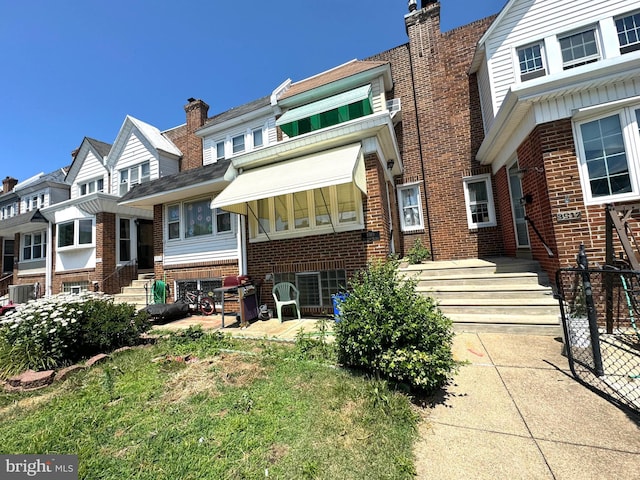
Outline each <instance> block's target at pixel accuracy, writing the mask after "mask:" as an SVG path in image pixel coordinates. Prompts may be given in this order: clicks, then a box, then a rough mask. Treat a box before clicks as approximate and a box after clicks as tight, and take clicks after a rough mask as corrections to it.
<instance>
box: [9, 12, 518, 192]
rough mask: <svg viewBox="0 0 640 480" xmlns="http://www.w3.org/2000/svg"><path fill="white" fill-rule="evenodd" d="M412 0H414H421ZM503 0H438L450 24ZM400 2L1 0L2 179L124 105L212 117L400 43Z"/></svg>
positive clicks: (145, 116)
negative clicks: (199, 103)
mask: <svg viewBox="0 0 640 480" xmlns="http://www.w3.org/2000/svg"><path fill="white" fill-rule="evenodd" d="M418 3H419V2H418ZM505 3H506V0H445V1H443V2H442V6H441V27H442V30H443V31H447V30H450V29H452V28H455V27H457V26H460V25H464V24H467V23H469V22H472V21H474V20H477V19H480V18H484V17H486V16H489V15H492V14H494V13H498V12H499V11H500V9H501V8H502V7H503V6H504V4H505ZM406 13H407V2H406V0H371V1H368V2H364V1H352V2H348V1H344V0H324V1H320V2H310V1H304V0H297V1H293V0H277V1H269V2H264V1H262V2H249V1H244V2H238V1H220V0H217V1H216V0H206V1H205V0H180V1H178V0H172V1H167V0H109V1H105V0H101V1H96V0H83V1H79V0H57V1H51V0H19V1H14V0H0V66H1V68H2V75H0V166H1V167H2V168H1V169H0V177H1V178H4V177H5V176H7V175H9V176H13V177H15V178H18V179H19V180H25V179H27V178H29V177H31V176H32V175H35V174H37V173H39V172H45V173H46V172H50V171H52V170H54V169H56V168H58V167H62V166H65V165H68V164H69V163H70V162H71V151H72V150H74V149H75V148H77V147H78V146H79V145H80V143H81V141H82V139H83V138H84V137H85V136H87V137H92V138H96V139H98V140H101V141H104V142H107V143H113V141H114V140H115V137H116V135H117V134H118V131H119V129H120V127H121V125H122V122H123V121H124V118H125V116H126V115H132V116H134V117H136V118H138V119H140V120H143V121H145V122H147V123H151V124H152V125H155V126H156V127H158V128H159V129H161V130H164V129H168V128H171V127H174V126H177V125H180V124H182V123H184V121H185V115H184V110H183V106H184V105H185V104H186V99H187V98H189V97H195V98H201V99H203V100H204V101H206V102H207V103H208V104H209V105H210V106H211V108H210V110H209V115H213V114H215V113H219V112H222V111H225V110H227V109H229V108H232V107H234V106H237V105H241V104H243V103H246V102H249V101H251V100H254V99H256V98H260V97H262V96H265V95H269V94H270V93H271V91H272V90H273V89H274V88H275V87H277V86H278V85H280V84H281V83H282V82H283V81H284V80H286V79H287V78H291V79H292V80H293V81H299V80H302V79H304V78H306V77H309V76H311V75H315V74H317V73H320V72H322V71H323V70H326V69H329V68H332V67H335V66H337V65H340V64H342V63H344V62H347V61H349V60H352V59H354V58H358V59H362V58H366V57H368V56H370V55H374V54H376V53H379V52H382V51H385V50H388V49H390V48H393V47H396V46H398V45H401V44H404V43H406V41H407V37H406V33H405V29H404V15H405V14H406Z"/></svg>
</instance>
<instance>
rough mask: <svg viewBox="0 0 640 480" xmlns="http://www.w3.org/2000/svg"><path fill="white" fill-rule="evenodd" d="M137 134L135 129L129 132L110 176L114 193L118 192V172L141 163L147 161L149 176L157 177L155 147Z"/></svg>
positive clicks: (157, 168) (157, 166)
mask: <svg viewBox="0 0 640 480" xmlns="http://www.w3.org/2000/svg"><path fill="white" fill-rule="evenodd" d="M138 135H140V134H139V133H138V132H136V131H135V130H134V131H132V132H131V134H130V135H129V137H128V139H127V142H126V144H125V147H124V149H123V151H122V153H121V155H120V157H119V158H118V160H117V163H116V165H115V167H114V175H112V178H111V187H112V188H111V191H112V192H113V193H114V194H119V192H120V172H121V171H123V170H128V169H129V168H131V167H134V166H138V165H141V164H142V163H145V162H148V163H149V178H150V179H151V180H155V179H156V178H159V161H158V158H157V157H156V152H155V149H153V147H151V146H150V145H148V142H147V141H146V140H144V141H143V140H141V139H140V138H139V137H138ZM176 171H177V170H176ZM173 173H175V172H173Z"/></svg>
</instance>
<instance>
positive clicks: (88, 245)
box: [56, 218, 96, 252]
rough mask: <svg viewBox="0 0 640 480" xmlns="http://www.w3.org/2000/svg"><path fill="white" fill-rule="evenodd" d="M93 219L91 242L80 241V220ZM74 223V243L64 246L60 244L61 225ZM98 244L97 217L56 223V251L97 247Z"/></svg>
mask: <svg viewBox="0 0 640 480" xmlns="http://www.w3.org/2000/svg"><path fill="white" fill-rule="evenodd" d="M82 220H86V221H89V220H90V221H91V243H80V221H82ZM68 223H73V244H72V245H66V246H64V247H60V246H58V239H59V238H60V226H61V225H66V224H68ZM95 246H96V219H95V218H76V219H74V220H69V221H65V222H60V223H58V224H56V251H58V252H66V251H69V250H80V249H83V248H95Z"/></svg>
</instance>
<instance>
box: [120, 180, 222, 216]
mask: <svg viewBox="0 0 640 480" xmlns="http://www.w3.org/2000/svg"><path fill="white" fill-rule="evenodd" d="M228 184H229V181H228V180H225V178H224V177H220V178H216V179H212V180H208V181H206V182H202V183H197V184H194V185H189V186H185V187H181V188H176V189H173V190H167V191H163V192H156V193H153V194H151V195H147V196H144V197H139V198H133V199H131V200H125V201H123V202H119V205H121V206H123V207H136V208H142V209H146V210H153V206H154V205H160V204H167V203H173V202H179V201H182V200H184V199H186V198H193V197H197V196H201V195H212V194H214V193H217V192H220V191H221V190H222V189H223V188H224V187H226V186H227V185H228Z"/></svg>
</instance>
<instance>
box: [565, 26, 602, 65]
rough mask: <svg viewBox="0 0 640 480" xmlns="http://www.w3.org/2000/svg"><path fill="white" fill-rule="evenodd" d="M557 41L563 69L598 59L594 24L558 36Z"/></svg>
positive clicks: (598, 50) (596, 35)
mask: <svg viewBox="0 0 640 480" xmlns="http://www.w3.org/2000/svg"><path fill="white" fill-rule="evenodd" d="M558 42H559V43H560V50H561V53H562V68H563V69H564V70H568V69H570V68H575V67H579V66H581V65H586V64H587V63H592V62H597V61H598V60H600V49H599V47H598V32H597V29H596V27H595V26H591V27H589V28H587V29H584V30H581V31H578V32H573V33H571V34H568V35H564V36H562V37H559V38H558Z"/></svg>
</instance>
